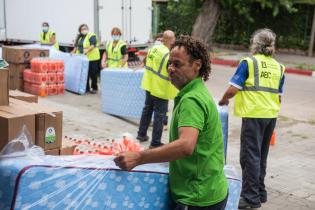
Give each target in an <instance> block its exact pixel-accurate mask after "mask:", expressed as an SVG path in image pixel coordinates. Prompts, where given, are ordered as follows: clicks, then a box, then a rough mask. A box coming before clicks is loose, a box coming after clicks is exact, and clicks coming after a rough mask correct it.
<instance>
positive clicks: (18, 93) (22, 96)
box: [9, 90, 38, 103]
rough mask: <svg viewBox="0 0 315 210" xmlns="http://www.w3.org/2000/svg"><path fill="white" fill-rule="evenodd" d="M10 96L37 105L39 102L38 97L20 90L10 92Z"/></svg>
mask: <svg viewBox="0 0 315 210" xmlns="http://www.w3.org/2000/svg"><path fill="white" fill-rule="evenodd" d="M9 96H10V97H11V98H15V99H18V100H21V101H25V102H29V103H37V102H38V96H35V95H32V94H29V93H24V92H22V91H19V90H10V91H9Z"/></svg>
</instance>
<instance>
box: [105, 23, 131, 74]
mask: <svg viewBox="0 0 315 210" xmlns="http://www.w3.org/2000/svg"><path fill="white" fill-rule="evenodd" d="M111 34H112V38H113V41H107V42H106V43H105V52H104V54H103V57H102V68H128V62H127V61H128V49H127V44H126V43H125V42H124V41H123V40H121V30H120V29H119V28H117V27H114V28H113V29H112V33H111Z"/></svg>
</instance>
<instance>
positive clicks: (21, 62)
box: [2, 46, 49, 91]
mask: <svg viewBox="0 0 315 210" xmlns="http://www.w3.org/2000/svg"><path fill="white" fill-rule="evenodd" d="M48 56H49V50H46V49H34V48H28V47H25V46H3V47H2V57H3V59H4V60H6V61H7V62H8V63H9V75H10V89H11V90H15V89H18V90H22V91H23V88H24V80H23V71H24V69H27V68H30V62H31V60H32V58H35V57H48Z"/></svg>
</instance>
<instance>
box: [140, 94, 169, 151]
mask: <svg viewBox="0 0 315 210" xmlns="http://www.w3.org/2000/svg"><path fill="white" fill-rule="evenodd" d="M167 108H168V100H164V99H161V98H157V97H155V96H152V95H151V94H150V93H149V92H148V91H146V97H145V104H144V107H143V110H142V115H141V120H140V126H139V131H138V136H141V137H145V136H146V135H147V131H148V128H149V125H150V122H151V119H152V114H153V113H154V119H153V131H152V142H151V145H152V146H160V145H161V137H162V132H163V121H164V119H165V116H166V112H167Z"/></svg>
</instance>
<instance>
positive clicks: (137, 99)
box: [101, 69, 145, 119]
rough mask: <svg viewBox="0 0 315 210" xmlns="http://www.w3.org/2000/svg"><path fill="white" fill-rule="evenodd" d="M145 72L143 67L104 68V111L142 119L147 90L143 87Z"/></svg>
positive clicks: (102, 82) (102, 81)
mask: <svg viewBox="0 0 315 210" xmlns="http://www.w3.org/2000/svg"><path fill="white" fill-rule="evenodd" d="M143 72H144V70H143V69H141V70H137V71H133V70H131V69H104V70H102V72H101V88H102V111H103V112H105V113H108V114H112V115H117V116H121V117H130V118H136V119H140V117H141V114H142V109H143V106H144V101H145V91H144V90H142V89H141V81H142V77H143Z"/></svg>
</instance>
